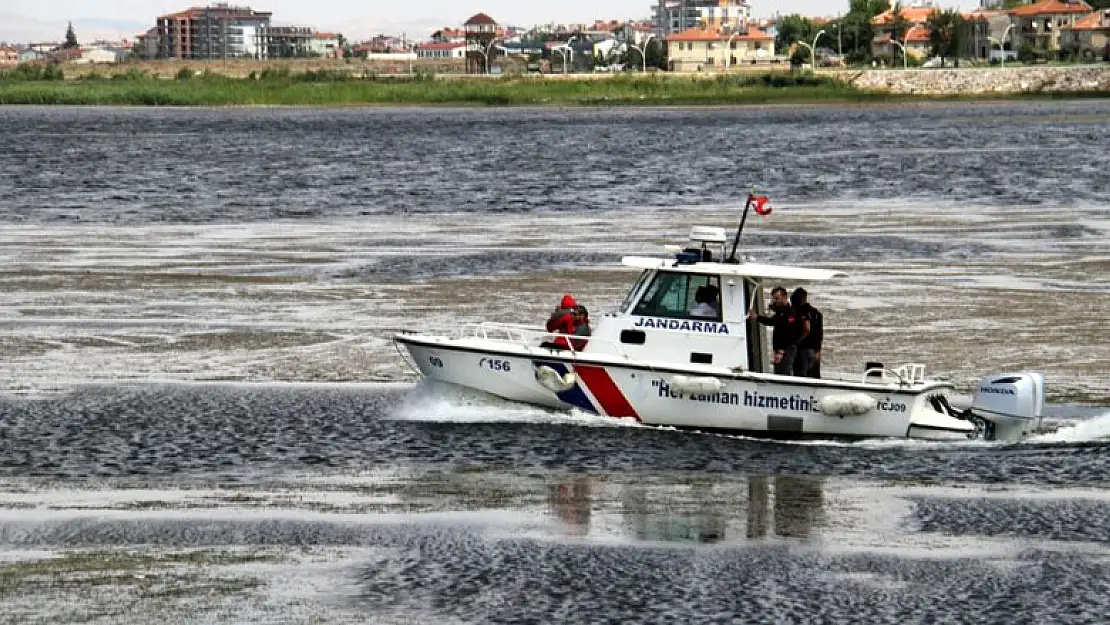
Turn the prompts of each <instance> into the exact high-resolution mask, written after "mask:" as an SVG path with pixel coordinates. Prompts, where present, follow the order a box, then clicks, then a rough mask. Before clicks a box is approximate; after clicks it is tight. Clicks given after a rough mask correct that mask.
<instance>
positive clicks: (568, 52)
mask: <svg viewBox="0 0 1110 625" xmlns="http://www.w3.org/2000/svg"><path fill="white" fill-rule="evenodd" d="M575 39H578V35H571V36H570V39H567V43H566V45H565V46H563V47H564V48H566V51H565V52H564V53H563V75H566V73H567V56H568V55H569V56H570V60H571V61H573V60H574V48H572V47H570V42H572V41H574V40H575Z"/></svg>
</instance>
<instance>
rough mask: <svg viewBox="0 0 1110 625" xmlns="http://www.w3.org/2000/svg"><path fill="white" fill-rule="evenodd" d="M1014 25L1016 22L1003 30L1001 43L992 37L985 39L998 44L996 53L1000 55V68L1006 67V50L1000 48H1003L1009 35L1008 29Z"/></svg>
mask: <svg viewBox="0 0 1110 625" xmlns="http://www.w3.org/2000/svg"><path fill="white" fill-rule="evenodd" d="M1014 24H1016V22H1014V23H1011V24H1010V25H1009V26H1007V27H1006V30H1004V31H1003V32H1002V40H1001V41H999V40H998V39H995V38H994V37H990V36H988V37H987V39H990V40H991V41H993V42H995V43H997V44H998V51H999V52H1001V53H1002V61H1001V63H1002V67H1006V48H1004V47H1002V46H1003V44H1005V42H1006V36H1007V35H1009V34H1010V29H1011V28H1013V27H1014Z"/></svg>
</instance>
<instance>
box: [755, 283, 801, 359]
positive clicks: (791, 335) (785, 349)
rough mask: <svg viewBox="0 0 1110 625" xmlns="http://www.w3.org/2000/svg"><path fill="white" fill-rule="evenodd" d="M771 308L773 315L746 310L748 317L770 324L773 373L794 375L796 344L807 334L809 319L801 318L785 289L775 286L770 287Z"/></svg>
mask: <svg viewBox="0 0 1110 625" xmlns="http://www.w3.org/2000/svg"><path fill="white" fill-rule="evenodd" d="M771 310H773V311H774V313H775V314H774V315H771V316H768V315H761V314H759V313H757V312H756V311H755V310H751V311H749V312H748V319H755V320H757V321H759V323H761V324H763V325H765V326H771V328H772V331H771V347H772V349H774V350H775V354H774V356H773V357H772V358H771V362H772V363H774V365H775V373H777V374H779V375H794V359H795V357H796V356H797V354H798V344H799V343H801V342H802V340H803V339H805V337H806V335H808V334H809V320H808V319H803V318H802V317H801V315H799V314H798V312H797V311H795V310H794V307H793V306H791V305H790V299H789V298H788V297H787V296H786V289H785V288H783V287H781V286H776V287H775V288H773V289H771Z"/></svg>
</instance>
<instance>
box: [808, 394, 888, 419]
mask: <svg viewBox="0 0 1110 625" xmlns="http://www.w3.org/2000/svg"><path fill="white" fill-rule="evenodd" d="M876 405H878V402H877V401H876V400H875V398H874V397H872V396H870V395H867V394H866V393H843V394H839V395H826V396H824V397H822V398H821V399H820V400H819V401H818V402H817V407H818V408H820V409H821V412H822V413H824V414H826V415H828V416H830V417H850V416H854V415H861V414H865V413H867V412H870V411H871V410H874V409H875V406H876Z"/></svg>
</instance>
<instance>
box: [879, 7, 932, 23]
mask: <svg viewBox="0 0 1110 625" xmlns="http://www.w3.org/2000/svg"><path fill="white" fill-rule="evenodd" d="M936 11H937V9H935V8H933V7H909V8H906V9H902V19H904V20H906V21H907V22H909V23H911V24H921V23H924V22H925V20H927V19H929V16H930V15H932V14H933V13H936ZM893 22H894V9H889V10H887V11H883V12H882V13H879V14H878V15H876V16H875V17H873V18H871V23H872V24H874V25H876V26H885V25H887V24H891V23H893Z"/></svg>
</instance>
